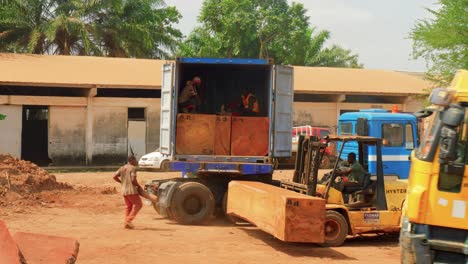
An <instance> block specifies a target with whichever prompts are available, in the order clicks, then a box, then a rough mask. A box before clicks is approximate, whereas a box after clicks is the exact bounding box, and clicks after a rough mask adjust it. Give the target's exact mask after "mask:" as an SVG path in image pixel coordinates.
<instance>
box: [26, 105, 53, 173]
mask: <svg viewBox="0 0 468 264" xmlns="http://www.w3.org/2000/svg"><path fill="white" fill-rule="evenodd" d="M22 119H23V129H22V133H21V159H24V160H28V161H31V162H34V163H36V164H37V165H39V166H47V165H49V163H50V159H49V142H48V141H49V135H48V130H49V129H48V128H49V122H48V121H49V107H48V106H29V105H25V106H23V118H22Z"/></svg>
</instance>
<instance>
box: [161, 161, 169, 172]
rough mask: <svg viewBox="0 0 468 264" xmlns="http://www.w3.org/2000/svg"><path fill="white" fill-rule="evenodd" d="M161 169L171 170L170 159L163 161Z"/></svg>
mask: <svg viewBox="0 0 468 264" xmlns="http://www.w3.org/2000/svg"><path fill="white" fill-rule="evenodd" d="M161 171H169V161H167V160H164V161H163V162H162V163H161Z"/></svg>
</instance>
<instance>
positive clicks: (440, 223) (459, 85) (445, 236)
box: [400, 70, 468, 264]
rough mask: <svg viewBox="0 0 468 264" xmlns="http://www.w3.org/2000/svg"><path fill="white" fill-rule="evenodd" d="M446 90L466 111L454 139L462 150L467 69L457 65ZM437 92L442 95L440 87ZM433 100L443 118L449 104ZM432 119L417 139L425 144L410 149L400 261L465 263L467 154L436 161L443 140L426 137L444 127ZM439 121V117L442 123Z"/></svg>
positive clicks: (466, 128)
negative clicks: (429, 150) (452, 78)
mask: <svg viewBox="0 0 468 264" xmlns="http://www.w3.org/2000/svg"><path fill="white" fill-rule="evenodd" d="M447 92H448V93H452V94H453V95H452V97H450V98H451V99H447V100H450V103H457V104H458V105H459V106H460V107H461V108H463V109H464V111H465V112H464V113H465V114H464V120H462V121H461V123H460V125H459V126H458V129H459V130H458V135H457V141H456V142H457V144H461V146H462V147H464V148H465V150H466V146H468V145H467V144H466V143H464V142H466V139H467V138H468V136H467V133H468V115H467V113H468V104H467V103H468V71H466V70H460V71H458V72H457V74H456V77H455V78H454V80H453V81H452V84H451V87H450V88H449V89H447ZM441 96H442V97H443V96H445V94H444V91H443V92H442V93H441ZM435 105H436V106H439V110H438V111H439V112H440V114H439V115H440V116H441V117H440V120H442V119H443V117H444V115H445V114H446V111H447V109H449V108H450V107H451V106H447V105H445V106H444V107H445V108H443V109H442V107H440V106H441V105H437V104H435ZM433 115H435V114H433ZM433 118H434V120H435V119H436V117H433ZM431 122H433V123H431V124H430V126H429V127H428V128H427V129H426V130H428V131H427V132H426V133H427V136H426V134H425V135H424V138H423V139H422V140H423V142H422V144H421V145H422V148H424V144H427V145H426V148H425V149H422V148H421V149H419V150H417V151H416V152H415V151H413V153H412V155H411V161H412V163H411V169H410V176H409V180H408V198H407V204H406V206H405V207H404V209H403V226H402V232H401V235H400V248H401V253H402V262H403V263H432V262H436V263H439V262H441V263H463V264H466V263H468V170H467V169H466V168H467V164H468V157H467V156H468V155H466V154H465V155H463V156H462V154H460V152H457V154H456V157H457V158H459V157H462V158H464V160H463V159H462V160H461V161H450V162H445V161H444V160H443V159H442V161H441V157H440V153H441V144H445V145H444V151H446V149H448V148H447V141H445V142H444V141H443V139H442V136H440V140H439V141H440V142H442V143H438V144H437V143H431V141H430V140H434V138H436V139H438V138H439V136H437V135H438V134H437V132H436V131H435V130H437V129H439V130H440V129H443V127H442V126H439V127H442V128H437V127H438V124H437V121H431ZM443 122H444V121H441V122H440V123H442V125H445V124H444V123H443ZM439 133H442V132H439ZM431 135H432V138H431ZM441 135H442V134H441ZM426 139H428V140H427V141H426ZM435 142H437V141H435ZM458 146H459V145H457V147H458ZM428 149H432V152H431V153H432V155H433V156H429V158H423V157H425V156H423V155H421V154H420V155H419V156H418V151H419V153H425V151H426V150H428ZM457 151H458V149H457ZM454 152H455V151H454ZM464 153H467V152H464ZM429 155H431V154H429ZM426 157H427V156H426ZM457 162H458V163H457ZM441 163H442V164H441ZM454 164H456V165H458V168H459V170H458V172H457V174H455V173H454V172H453V171H452V172H450V170H449V169H450V168H452V167H451V166H454V167H455V168H457V167H456V165H454ZM452 175H455V176H452ZM447 186H451V188H448V187H447Z"/></svg>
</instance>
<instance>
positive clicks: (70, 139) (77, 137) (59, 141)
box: [49, 106, 86, 166]
mask: <svg viewBox="0 0 468 264" xmlns="http://www.w3.org/2000/svg"><path fill="white" fill-rule="evenodd" d="M49 157H50V158H51V159H52V165H53V166H63V165H72V166H81V165H85V164H86V107H82V106H50V107H49Z"/></svg>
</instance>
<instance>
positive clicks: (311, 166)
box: [280, 135, 407, 246]
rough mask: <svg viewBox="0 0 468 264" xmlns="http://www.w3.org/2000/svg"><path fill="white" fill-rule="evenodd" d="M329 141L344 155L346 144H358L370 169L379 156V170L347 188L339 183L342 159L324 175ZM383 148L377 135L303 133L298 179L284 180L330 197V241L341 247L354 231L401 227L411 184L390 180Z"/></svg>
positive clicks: (361, 159) (301, 190) (360, 158)
mask: <svg viewBox="0 0 468 264" xmlns="http://www.w3.org/2000/svg"><path fill="white" fill-rule="evenodd" d="M328 143H335V144H336V145H337V146H339V147H340V150H339V152H338V155H337V157H341V154H342V153H343V149H345V148H346V146H348V145H349V144H351V143H353V144H356V143H357V144H358V146H359V148H358V149H359V153H355V154H357V157H358V162H359V163H360V164H361V165H362V166H363V168H364V169H365V170H366V171H368V156H369V155H370V154H372V155H375V156H376V157H377V158H376V160H377V162H376V163H374V164H376V166H377V168H376V170H375V171H376V172H377V174H376V175H371V174H370V173H367V172H366V173H365V174H364V176H363V177H361V178H360V179H359V183H360V184H361V186H360V187H345V188H344V189H343V192H341V191H339V190H338V189H337V188H335V187H336V186H337V185H339V180H340V177H339V176H338V175H337V171H338V170H340V168H339V164H340V160H339V159H337V161H336V162H335V164H334V167H333V170H332V171H331V172H330V173H328V174H326V175H325V176H324V177H322V178H321V179H319V177H318V169H319V166H320V162H321V158H322V157H323V155H324V152H325V148H326V147H327V144H328ZM381 148H382V140H381V139H380V138H375V137H365V136H335V135H330V136H329V137H328V138H327V139H326V143H323V142H320V141H318V140H317V139H316V138H313V137H303V136H301V137H300V139H299V143H298V156H297V159H296V164H295V172H294V176H293V179H292V181H281V182H280V186H281V187H282V188H286V189H289V190H292V191H295V192H299V193H303V194H306V195H312V196H319V197H322V198H324V199H326V217H325V243H324V245H325V246H340V245H342V244H343V243H344V241H345V239H346V237H347V236H348V235H359V234H366V233H377V234H382V233H394V232H399V230H400V217H401V208H402V206H403V202H404V199H405V196H406V186H407V183H406V182H405V181H400V180H396V179H394V178H393V179H389V180H385V177H384V175H383V167H382V166H383V165H382V151H381ZM341 180H343V179H341ZM346 196H348V197H346ZM344 198H349V201H348V202H345V199H344ZM346 200H348V199H346Z"/></svg>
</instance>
